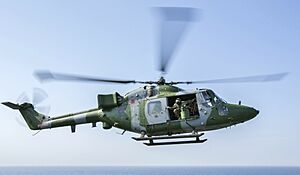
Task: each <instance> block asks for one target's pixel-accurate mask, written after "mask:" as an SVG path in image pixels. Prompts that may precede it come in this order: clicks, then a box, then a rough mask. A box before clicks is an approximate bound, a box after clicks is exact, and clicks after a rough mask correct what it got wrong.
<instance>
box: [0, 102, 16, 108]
mask: <svg viewBox="0 0 300 175" xmlns="http://www.w3.org/2000/svg"><path fill="white" fill-rule="evenodd" d="M2 104H3V105H5V106H7V107H10V108H12V109H20V105H18V104H14V103H11V102H3V103H2Z"/></svg>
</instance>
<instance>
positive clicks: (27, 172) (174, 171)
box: [0, 166, 300, 175]
mask: <svg viewBox="0 0 300 175" xmlns="http://www.w3.org/2000/svg"><path fill="white" fill-rule="evenodd" d="M0 175H300V167H119V166H118V167H0Z"/></svg>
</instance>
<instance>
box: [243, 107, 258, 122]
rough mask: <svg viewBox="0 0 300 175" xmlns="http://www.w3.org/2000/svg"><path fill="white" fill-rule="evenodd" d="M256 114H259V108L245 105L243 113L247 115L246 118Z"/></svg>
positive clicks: (248, 118)
mask: <svg viewBox="0 0 300 175" xmlns="http://www.w3.org/2000/svg"><path fill="white" fill-rule="evenodd" d="M258 114H259V110H257V109H255V108H252V107H247V109H246V110H245V115H246V117H247V120H250V119H252V118H254V117H256V116H257V115H258Z"/></svg>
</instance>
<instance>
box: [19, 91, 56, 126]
mask: <svg viewBox="0 0 300 175" xmlns="http://www.w3.org/2000/svg"><path fill="white" fill-rule="evenodd" d="M28 94H31V96H29V95H28ZM47 98H48V95H47V93H46V92H45V91H44V90H42V89H40V88H33V89H32V90H31V92H23V93H21V94H20V96H19V97H18V98H17V104H18V105H21V104H24V103H30V104H32V105H33V106H34V109H35V110H36V111H37V112H39V113H43V114H45V115H48V114H49V112H50V109H51V107H50V105H49V104H48V103H47ZM15 119H16V121H17V122H18V123H19V124H20V125H21V126H23V127H26V126H27V125H26V123H25V121H24V120H23V119H21V118H20V117H16V118H15Z"/></svg>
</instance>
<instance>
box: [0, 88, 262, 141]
mask: <svg viewBox="0 0 300 175" xmlns="http://www.w3.org/2000/svg"><path fill="white" fill-rule="evenodd" d="M177 98H180V99H181V100H182V105H181V113H180V118H179V119H178V118H174V113H173V111H172V110H170V109H169V108H168V106H172V105H173V104H174V102H175V99H177ZM3 104H5V105H6V106H9V107H11V108H13V109H18V110H20V112H21V114H22V116H23V117H24V119H25V121H26V122H27V124H28V126H29V127H30V129H33V130H40V129H47V128H56V127H63V126H71V129H72V132H75V126H76V125H79V124H85V123H92V124H93V126H96V123H97V122H102V123H103V128H104V129H110V128H111V127H117V128H120V129H123V130H126V131H131V132H135V133H143V134H146V135H148V136H157V135H172V134H180V133H189V132H193V131H194V132H198V131H208V130H215V129H220V128H224V127H228V126H231V125H235V124H238V123H242V122H245V121H247V120H250V119H252V118H254V117H255V116H256V115H257V114H258V111H257V110H255V109H254V108H251V107H247V106H243V105H236V104H229V103H226V102H224V101H223V100H222V99H221V98H219V97H218V96H217V95H215V93H214V92H213V91H212V90H209V89H196V90H193V91H184V90H182V89H180V88H178V87H175V86H171V85H159V86H145V87H142V88H139V89H136V90H134V91H132V92H130V93H128V94H126V95H125V97H122V96H120V95H119V94H117V93H115V94H111V95H98V108H95V109H91V110H87V111H83V112H78V113H73V114H67V115H62V116H58V117H48V116H45V115H43V114H40V113H37V112H36V111H35V110H34V107H33V106H32V105H31V104H29V103H24V104H21V105H18V104H13V103H10V102H6V103H3Z"/></svg>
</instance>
